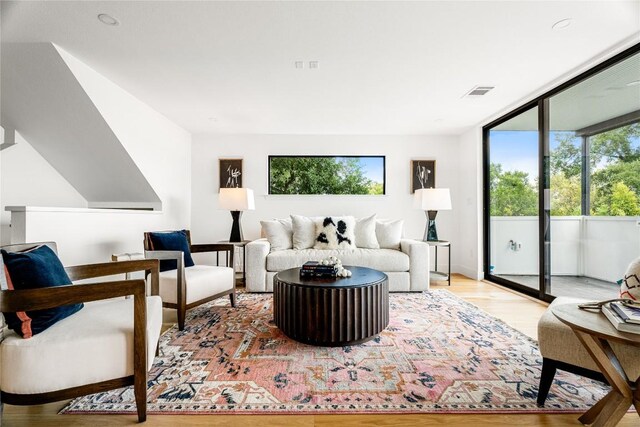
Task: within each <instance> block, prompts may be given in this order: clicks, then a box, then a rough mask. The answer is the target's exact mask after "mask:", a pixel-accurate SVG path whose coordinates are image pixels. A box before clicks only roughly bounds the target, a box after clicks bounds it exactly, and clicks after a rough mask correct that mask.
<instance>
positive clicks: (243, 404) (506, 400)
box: [61, 290, 607, 414]
mask: <svg viewBox="0 0 640 427" xmlns="http://www.w3.org/2000/svg"><path fill="white" fill-rule="evenodd" d="M389 300H390V319H391V321H390V324H389V326H388V327H387V329H386V330H385V331H383V332H382V333H381V334H380V335H379V336H378V337H376V338H375V339H374V340H372V341H369V342H367V343H364V344H360V345H355V346H349V347H337V348H326V347H313V346H309V345H305V344H300V343H298V342H296V341H293V340H291V339H289V338H287V337H286V336H285V335H284V334H283V333H281V332H280V331H279V330H278V328H277V327H276V326H275V325H274V323H273V321H272V317H273V316H272V309H271V305H272V296H271V295H270V294H269V295H264V294H262V295H257V294H240V295H239V304H238V307H237V308H231V307H230V305H229V303H228V299H226V298H224V299H221V300H218V301H215V302H213V303H210V304H206V305H204V306H201V307H199V308H196V309H193V310H191V311H190V312H189V314H188V316H187V322H186V328H185V330H184V331H182V332H179V331H178V330H177V327H175V326H174V327H173V328H171V329H169V330H168V331H167V332H165V334H164V335H163V336H162V337H161V339H160V356H159V357H156V359H155V363H154V365H153V368H152V370H151V371H150V373H149V405H148V411H149V413H151V414H177V413H180V414H184V413H194V414H216V413H234V414H267V413H272V414H274V413H278V414H289V413H296V414H299V413H308V414H311V413H327V412H332V413H353V414H357V413H369V414H370V413H448V412H456V413H534V412H544V413H553V412H582V411H584V410H586V409H588V408H589V407H591V406H592V405H593V404H594V403H595V402H596V401H597V400H599V399H600V398H601V397H602V396H604V394H605V393H606V392H607V388H606V387H605V386H603V385H601V384H600V383H597V382H594V381H591V380H588V379H585V378H582V377H578V376H574V375H571V374H567V373H563V372H558V375H557V376H556V380H555V382H554V384H553V386H552V388H551V392H550V394H549V398H548V400H547V404H546V406H545V407H544V408H538V407H537V406H536V402H535V399H536V395H537V388H538V381H539V378H540V369H541V360H542V358H541V356H540V353H539V351H538V347H537V344H536V342H535V341H534V340H532V339H530V338H528V337H527V336H525V335H524V334H522V333H520V332H518V331H516V330H515V329H513V328H511V327H509V326H508V325H506V324H505V323H504V322H502V321H500V320H498V319H495V318H493V317H491V316H490V315H488V314H487V313H485V312H483V311H482V310H480V309H478V308H477V307H475V306H474V305H472V304H469V303H467V302H465V301H463V300H461V299H460V298H458V297H456V296H455V295H453V294H451V293H450V292H448V291H444V290H437V291H431V292H425V293H421V294H391V295H390V298H389ZM134 402H135V401H134V396H133V389H132V388H124V389H119V390H113V391H107V392H104V393H98V394H94V395H91V396H86V397H82V398H78V399H75V400H73V401H72V402H71V403H70V404H69V405H68V406H67V407H65V408H64V409H63V410H62V411H61V412H62V413H66V414H78V413H84V414H86V413H96V414H97V413H100V414H104V413H111V414H113V413H133V412H135V403H134Z"/></svg>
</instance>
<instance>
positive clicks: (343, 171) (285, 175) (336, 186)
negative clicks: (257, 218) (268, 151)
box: [269, 157, 383, 194]
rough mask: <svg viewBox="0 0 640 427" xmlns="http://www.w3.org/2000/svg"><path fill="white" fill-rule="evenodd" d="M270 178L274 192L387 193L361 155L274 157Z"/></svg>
mask: <svg viewBox="0 0 640 427" xmlns="http://www.w3.org/2000/svg"><path fill="white" fill-rule="evenodd" d="M269 180H270V193H271V194H383V191H382V190H383V189H382V183H377V182H374V181H372V180H370V179H369V178H367V177H366V176H365V173H364V171H363V169H362V165H361V164H360V162H359V161H358V159H357V158H336V157H274V158H272V159H271V163H270V176H269Z"/></svg>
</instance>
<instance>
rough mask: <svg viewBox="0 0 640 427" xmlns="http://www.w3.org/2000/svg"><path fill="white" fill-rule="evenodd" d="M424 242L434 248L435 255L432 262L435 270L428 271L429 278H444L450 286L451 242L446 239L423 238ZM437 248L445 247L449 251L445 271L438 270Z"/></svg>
mask: <svg viewBox="0 0 640 427" xmlns="http://www.w3.org/2000/svg"><path fill="white" fill-rule="evenodd" d="M425 242H426V243H428V244H429V246H433V247H434V248H435V249H434V251H435V256H436V258H435V263H434V269H435V271H431V272H430V275H431V279H432V280H446V281H447V282H448V284H449V286H451V242H450V241H448V240H425ZM438 248H447V250H448V252H449V265H448V270H447V272H446V273H445V272H442V271H438Z"/></svg>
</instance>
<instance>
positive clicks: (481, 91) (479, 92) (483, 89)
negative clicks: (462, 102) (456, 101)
mask: <svg viewBox="0 0 640 427" xmlns="http://www.w3.org/2000/svg"><path fill="white" fill-rule="evenodd" d="M493 88H495V86H476V87H474V88H473V89H471V90H470V91H469V92H467V93H466V94H465V95H464V96H465V97H476V96H483V95H486V94H487V93H488V92H489V91H490V90H492V89H493Z"/></svg>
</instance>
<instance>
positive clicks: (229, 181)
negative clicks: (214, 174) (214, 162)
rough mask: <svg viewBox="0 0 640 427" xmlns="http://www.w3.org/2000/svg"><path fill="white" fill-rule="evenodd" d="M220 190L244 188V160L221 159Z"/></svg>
mask: <svg viewBox="0 0 640 427" xmlns="http://www.w3.org/2000/svg"><path fill="white" fill-rule="evenodd" d="M219 172H220V188H240V187H242V159H219Z"/></svg>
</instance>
